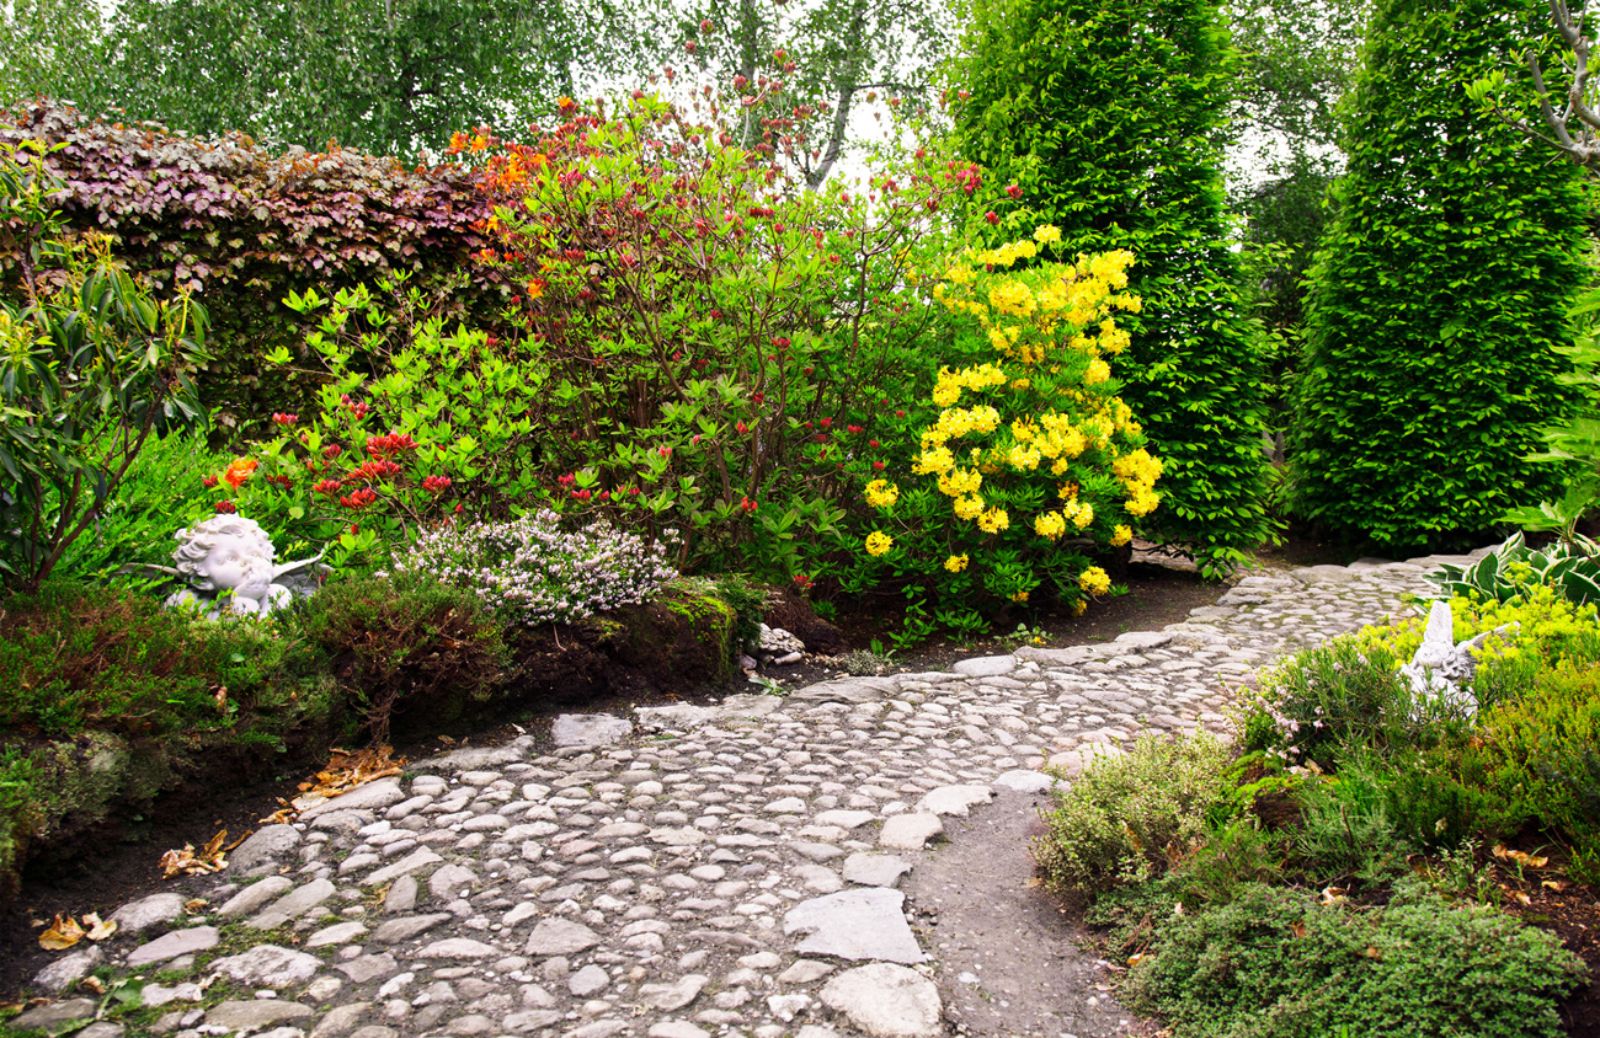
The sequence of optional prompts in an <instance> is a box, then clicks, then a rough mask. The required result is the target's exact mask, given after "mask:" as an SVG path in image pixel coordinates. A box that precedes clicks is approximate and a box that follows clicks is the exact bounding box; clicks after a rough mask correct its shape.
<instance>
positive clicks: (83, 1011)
mask: <svg viewBox="0 0 1600 1038" xmlns="http://www.w3.org/2000/svg"><path fill="white" fill-rule="evenodd" d="M98 1007H99V1003H97V1002H95V1001H94V999H91V998H69V999H67V1000H66V1001H65V1002H51V1003H50V1004H48V1005H43V1006H36V1007H35V1008H33V1009H30V1010H28V1011H27V1012H26V1013H23V1014H22V1015H21V1016H16V1017H12V1018H11V1019H10V1020H7V1021H6V1027H7V1029H10V1030H17V1031H32V1030H40V1031H53V1030H55V1029H56V1028H57V1027H59V1026H60V1025H61V1024H69V1023H73V1022H74V1021H77V1020H87V1019H88V1018H89V1017H91V1016H93V1015H94V1013H95V1010H96V1009H97V1008H98Z"/></svg>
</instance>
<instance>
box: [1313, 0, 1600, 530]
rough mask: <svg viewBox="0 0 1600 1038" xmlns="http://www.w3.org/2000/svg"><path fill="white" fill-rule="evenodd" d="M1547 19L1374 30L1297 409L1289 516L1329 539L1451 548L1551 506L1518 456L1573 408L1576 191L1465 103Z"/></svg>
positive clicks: (1549, 480) (1386, 8)
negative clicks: (1566, 355)
mask: <svg viewBox="0 0 1600 1038" xmlns="http://www.w3.org/2000/svg"><path fill="white" fill-rule="evenodd" d="M1548 17H1549V15H1548V12H1547V11H1546V10H1545V5H1544V3H1543V0H1515V2H1514V3H1509V4H1508V3H1505V2H1504V0H1464V2H1457V3H1452V4H1417V3H1414V2H1412V0H1386V2H1384V3H1381V4H1380V5H1379V7H1378V10H1377V11H1376V13H1375V15H1374V19H1373V22H1372V29H1371V33H1370V35H1369V41H1370V42H1369V43H1368V48H1367V52H1366V55H1365V61H1364V65H1363V68H1362V70H1361V72H1360V74H1359V76H1358V78H1357V83H1356V89H1355V95H1354V97H1353V100H1352V102H1351V103H1350V104H1349V106H1348V109H1347V113H1348V115H1347V119H1348V123H1347V127H1346V138H1347V139H1346V149H1347V151H1348V153H1349V167H1348V173H1347V175H1346V176H1345V177H1344V179H1343V181H1342V182H1341V183H1340V184H1339V185H1338V187H1337V188H1336V191H1337V196H1338V201H1339V203H1340V210H1339V215H1338V217H1337V219H1336V220H1335V221H1334V223H1333V224H1332V226H1331V227H1330V229H1329V231H1328V232H1327V234H1326V235H1325V236H1324V238H1323V241H1322V248H1321V252H1320V257H1319V259H1318V261H1317V264H1316V266H1315V268H1314V269H1313V272H1312V286H1311V290H1310V295H1309V300H1308V307H1307V315H1308V317H1307V336H1308V338H1307V349H1306V354H1305V358H1304V363H1303V365H1302V368H1301V371H1302V375H1301V377H1300V380H1299V383H1298V385H1297V387H1296V388H1295V390H1294V394H1293V404H1294V409H1295V414H1296V418H1295V423H1294V425H1293V427H1292V428H1291V435H1290V447H1291V452H1292V453H1291V464H1292V466H1293V473H1294V487H1293V491H1292V500H1293V505H1294V508H1295V511H1296V512H1297V513H1298V514H1299V515H1300V516H1302V517H1304V518H1306V519H1308V520H1312V521H1314V522H1315V523H1317V524H1318V525H1320V526H1322V527H1325V528H1326V529H1328V530H1331V531H1335V532H1337V533H1340V534H1343V535H1345V536H1347V537H1349V538H1351V539H1359V540H1365V541H1370V542H1372V543H1374V544H1376V545H1379V546H1381V547H1384V548H1393V549H1397V550H1410V549H1412V548H1415V547H1418V546H1422V545H1446V544H1450V543H1459V542H1464V541H1466V540H1471V539H1473V538H1476V537H1480V536H1481V535H1482V534H1483V533H1484V532H1485V531H1486V530H1488V529H1489V528H1490V527H1492V526H1493V525H1494V524H1495V523H1496V521H1497V520H1498V518H1499V516H1500V515H1502V514H1503V513H1504V512H1505V511H1506V510H1507V509H1508V508H1510V507H1512V506H1514V505H1517V504H1521V503H1527V502H1530V501H1536V500H1539V499H1540V497H1541V496H1548V495H1550V494H1551V492H1552V491H1554V490H1555V488H1556V486H1555V481H1554V477H1555V476H1556V475H1557V473H1556V471H1555V470H1553V469H1551V468H1550V467H1548V466H1546V467H1539V466H1535V465H1532V464H1529V463H1528V462H1526V461H1525V460H1524V456H1525V455H1527V454H1528V453H1530V452H1532V451H1534V450H1536V449H1538V448H1539V447H1540V437H1539V428H1540V427H1541V426H1542V425H1544V424H1546V423H1548V422H1550V421H1552V420H1554V419H1557V418H1559V417H1561V416H1562V415H1563V414H1564V413H1565V411H1566V409H1567V407H1568V406H1569V400H1570V396H1569V393H1570V391H1569V390H1567V389H1564V388H1562V387H1561V386H1559V385H1558V384H1557V382H1556V376H1557V375H1558V374H1559V373H1560V372H1561V371H1562V370H1563V369H1564V368H1565V367H1566V366H1567V365H1566V364H1565V362H1564V361H1563V360H1562V359H1561V358H1560V357H1559V356H1557V355H1556V354H1555V353H1554V352H1553V351H1552V349H1551V348H1552V347H1553V346H1556V345H1558V344H1561V343H1563V342H1566V341H1567V340H1568V339H1569V334H1568V329H1567V324H1566V313H1567V309H1568V306H1569V304H1570V302H1571V300H1572V297H1573V294H1574V292H1575V291H1576V290H1577V289H1578V288H1579V287H1580V285H1581V284H1582V281H1583V278H1584V268H1583V265H1582V263H1581V261H1580V256H1581V250H1582V248H1583V245H1584V228H1585V219H1586V217H1587V216H1589V215H1590V213H1589V211H1588V207H1587V206H1586V204H1585V201H1584V197H1583V191H1582V187H1581V184H1580V179H1581V176H1582V174H1581V172H1580V170H1579V169H1578V168H1577V167H1576V166H1573V165H1571V164H1569V163H1565V162H1560V161H1553V160H1551V158H1550V157H1549V155H1548V154H1547V153H1546V152H1545V150H1544V149H1543V147H1542V146H1541V145H1540V144H1539V143H1538V142H1536V141H1528V140H1525V139H1524V138H1523V137H1522V135H1521V134H1520V133H1519V132H1518V131H1517V130H1515V129H1513V128H1512V127H1510V126H1508V125H1506V124H1504V123H1502V122H1500V121H1499V120H1497V119H1496V118H1495V117H1494V116H1492V115H1489V114H1486V113H1485V112H1483V111H1482V110H1481V109H1480V108H1479V106H1478V105H1477V104H1475V103H1474V102H1473V101H1472V100H1471V99H1470V98H1469V97H1468V96H1467V93H1466V85H1467V84H1468V83H1471V82H1472V81H1473V80H1474V79H1476V78H1478V77H1480V76H1482V75H1484V74H1486V73H1488V72H1489V71H1491V70H1493V69H1495V68H1497V67H1500V66H1502V65H1504V64H1505V63H1507V62H1513V63H1520V58H1519V55H1520V54H1522V53H1523V51H1524V50H1525V49H1526V48H1527V47H1529V46H1531V45H1533V44H1534V41H1536V40H1538V39H1540V38H1541V37H1543V36H1547V35H1548V33H1547V32H1544V31H1543V30H1544V29H1545V26H1544V24H1543V23H1544V21H1545V20H1546V19H1548ZM1531 117H1532V118H1533V120H1534V121H1535V122H1537V116H1536V115H1533V116H1531Z"/></svg>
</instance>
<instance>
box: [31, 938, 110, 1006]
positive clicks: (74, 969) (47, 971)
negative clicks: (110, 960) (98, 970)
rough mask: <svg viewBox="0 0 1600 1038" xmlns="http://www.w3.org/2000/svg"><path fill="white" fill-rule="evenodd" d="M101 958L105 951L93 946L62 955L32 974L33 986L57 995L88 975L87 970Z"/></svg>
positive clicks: (103, 956)
mask: <svg viewBox="0 0 1600 1038" xmlns="http://www.w3.org/2000/svg"><path fill="white" fill-rule="evenodd" d="M103 958H105V953H104V952H102V951H101V950H100V949H99V948H97V947H94V946H90V947H88V948H84V949H83V950H81V951H75V952H72V953H71V954H69V955H63V956H62V957H61V958H59V959H56V960H55V961H54V962H52V963H51V964H50V965H48V966H46V967H45V968H44V969H42V970H40V971H39V972H38V973H35V974H34V975H33V986H34V987H36V988H39V989H40V990H42V991H48V992H50V993H51V994H52V995H59V994H60V993H61V992H63V991H65V990H67V989H68V988H70V987H71V986H72V985H74V984H76V983H77V982H78V981H80V980H82V979H83V978H84V977H86V976H88V975H89V971H90V970H92V969H94V968H95V967H96V966H98V965H99V964H100V960H101V959H103Z"/></svg>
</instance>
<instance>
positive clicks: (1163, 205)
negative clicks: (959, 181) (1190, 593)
mask: <svg viewBox="0 0 1600 1038" xmlns="http://www.w3.org/2000/svg"><path fill="white" fill-rule="evenodd" d="M973 15H974V24H975V26H976V27H975V29H974V30H973V33H972V35H971V37H970V38H969V40H968V42H967V51H968V59H967V61H966V64H965V67H964V68H963V69H962V76H961V82H962V85H963V86H965V87H966V88H967V90H968V91H969V93H970V96H969V97H968V99H967V100H966V101H965V102H963V103H962V104H961V105H959V106H958V108H957V111H956V121H957V138H958V140H959V142H960V146H961V148H962V150H963V153H964V154H967V155H970V156H971V157H972V158H973V159H975V160H977V161H979V162H981V163H983V164H984V165H985V166H986V167H988V168H989V169H990V170H991V171H992V173H993V175H994V176H997V177H1000V178H1002V180H1001V182H1002V183H1005V182H1007V181H1009V182H1012V183H1015V184H1016V185H1018V186H1019V187H1020V188H1021V189H1022V194H1021V196H1020V201H1019V202H1018V204H1017V208H1018V209H1020V210H1022V211H1021V212H1014V213H1009V214H1002V215H1004V217H1005V220H1004V222H1005V223H1007V224H1010V223H1019V222H1022V221H1026V220H1031V219H1033V218H1035V217H1038V218H1042V219H1044V220H1046V221H1048V222H1051V223H1055V224H1057V225H1058V226H1059V227H1060V228H1061V232H1062V241H1063V244H1064V246H1065V247H1064V251H1065V252H1066V253H1067V254H1069V255H1070V254H1071V253H1072V252H1073V251H1085V252H1099V251H1105V250H1109V249H1130V250H1132V252H1133V254H1134V256H1135V257H1136V260H1137V263H1136V265H1135V267H1134V268H1133V269H1132V271H1130V277H1131V278H1132V290H1133V291H1136V292H1138V293H1139V294H1140V295H1141V296H1142V297H1143V299H1144V314H1143V316H1142V318H1133V319H1128V320H1125V319H1124V318H1122V317H1119V318H1118V322H1119V323H1120V324H1125V326H1126V327H1127V328H1128V329H1129V331H1130V332H1131V333H1132V336H1133V341H1132V345H1131V346H1130V348H1129V349H1128V351H1127V353H1126V354H1124V355H1123V356H1122V357H1120V358H1119V359H1118V366H1117V370H1118V372H1119V374H1120V375H1121V376H1122V377H1124V378H1125V379H1126V385H1125V387H1124V389H1123V394H1122V395H1123V396H1124V398H1125V399H1126V400H1127V401H1128V403H1129V404H1130V405H1132V407H1133V409H1134V413H1135V414H1136V415H1138V417H1139V420H1140V421H1141V422H1142V423H1143V424H1144V427H1145V432H1146V433H1147V434H1148V435H1149V437H1150V439H1151V440H1152V441H1153V447H1154V450H1155V452H1156V453H1157V454H1158V455H1159V456H1160V457H1161V460H1162V462H1163V464H1164V465H1165V466H1166V471H1165V473H1164V475H1163V476H1162V479H1161V483H1160V485H1159V487H1158V488H1157V489H1158V490H1159V491H1160V492H1161V495H1162V498H1163V501H1162V505H1161V509H1160V511H1159V512H1157V513H1156V514H1154V515H1153V516H1152V517H1151V518H1152V520H1153V521H1154V523H1155V526H1156V528H1155V529H1154V530H1153V531H1152V534H1153V535H1154V536H1159V537H1165V538H1167V539H1168V540H1170V541H1172V542H1175V543H1181V544H1187V545H1190V546H1192V547H1193V548H1194V549H1195V550H1196V553H1197V556H1198V558H1199V559H1200V560H1201V562H1202V564H1204V565H1206V566H1207V567H1208V568H1209V569H1213V570H1216V569H1224V568H1226V567H1227V566H1229V565H1230V564H1232V563H1234V562H1238V561H1241V560H1242V558H1243V556H1244V554H1245V553H1248V552H1250V551H1251V550H1253V549H1254V548H1255V547H1257V546H1258V545H1259V544H1260V543H1261V542H1262V541H1263V540H1265V539H1266V538H1267V537H1268V535H1269V533H1270V526H1269V522H1268V518H1267V513H1266V509H1265V506H1264V504H1263V480H1264V477H1265V472H1266V466H1265V458H1264V452H1263V446H1262V437H1263V431H1264V429H1265V418H1266V410H1265V405H1264V402H1263V391H1262V384H1263V381H1264V376H1265V357H1264V353H1263V344H1262V341H1261V337H1260V336H1259V334H1258V333H1257V332H1256V331H1255V330H1254V329H1252V328H1251V326H1250V324H1249V322H1248V321H1247V320H1246V319H1245V317H1244V316H1243V313H1242V307H1241V304H1240V302H1239V300H1238V298H1237V293H1236V291H1235V288H1234V285H1235V283H1236V280H1237V277H1236V270H1235V267H1236V260H1235V258H1234V255H1233V253H1232V252H1231V251H1230V249H1229V244H1228V233H1227V219H1226V215H1225V212H1224V193H1223V184H1222V173H1221V162H1222V145H1223V141H1224V134H1223V127H1224V125H1225V121H1226V113H1227V105H1228V97H1229V92H1230V86H1229V83H1230V77H1231V75H1232V70H1233V64H1234V56H1233V52H1232V49H1231V48H1230V46H1229V44H1228V38H1227V31H1226V29H1225V27H1224V25H1223V22H1222V20H1221V16H1220V14H1219V12H1218V8H1217V5H1216V4H1215V3H1213V2H1211V0H1178V2H1173V0H1130V2H1126V3H1119V4H1106V3H1103V2H1101V0H980V2H978V3H975V4H974V12H973ZM1030 214H1031V215H1030Z"/></svg>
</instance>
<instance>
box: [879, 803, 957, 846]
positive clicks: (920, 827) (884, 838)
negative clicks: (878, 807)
mask: <svg viewBox="0 0 1600 1038" xmlns="http://www.w3.org/2000/svg"><path fill="white" fill-rule="evenodd" d="M943 832H944V823H943V822H941V821H939V816H938V815H931V814H927V813H925V812H922V811H917V812H913V813H911V814H904V815H891V816H889V819H888V820H887V821H885V822H884V823H883V831H882V832H880V833H878V845H879V846H880V847H888V848H890V849H891V850H897V851H915V850H919V849H921V848H922V847H923V846H925V845H926V844H927V842H928V841H929V840H931V839H933V838H934V837H935V836H938V835H940V834H941V833H943Z"/></svg>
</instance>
